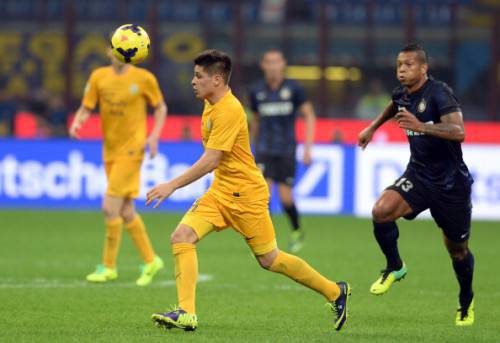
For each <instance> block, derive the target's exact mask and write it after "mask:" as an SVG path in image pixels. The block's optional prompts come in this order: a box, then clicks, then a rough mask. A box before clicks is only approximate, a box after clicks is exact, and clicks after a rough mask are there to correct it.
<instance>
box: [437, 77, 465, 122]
mask: <svg viewBox="0 0 500 343" xmlns="http://www.w3.org/2000/svg"><path fill="white" fill-rule="evenodd" d="M432 95H433V98H434V102H435V104H436V108H437V110H438V113H439V116H440V117H442V116H444V115H447V114H450V113H452V112H459V111H460V103H459V102H458V99H457V98H456V97H455V95H454V94H453V91H452V90H451V88H450V87H449V86H448V85H446V84H444V83H441V84H437V85H436V86H435V87H434V89H433V92H432Z"/></svg>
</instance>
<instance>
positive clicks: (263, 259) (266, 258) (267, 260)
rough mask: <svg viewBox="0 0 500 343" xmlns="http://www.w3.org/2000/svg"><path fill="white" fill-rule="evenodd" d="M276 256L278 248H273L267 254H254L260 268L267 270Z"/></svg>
mask: <svg viewBox="0 0 500 343" xmlns="http://www.w3.org/2000/svg"><path fill="white" fill-rule="evenodd" d="M277 256H278V250H277V249H275V250H273V251H271V252H269V253H267V254H264V255H258V256H255V258H256V259H257V262H258V263H259V265H260V266H261V267H262V268H264V269H266V270H269V268H271V266H272V265H273V263H274V260H276V257H277Z"/></svg>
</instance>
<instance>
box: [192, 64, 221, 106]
mask: <svg viewBox="0 0 500 343" xmlns="http://www.w3.org/2000/svg"><path fill="white" fill-rule="evenodd" d="M218 77H219V78H220V76H219V75H212V76H210V75H209V74H208V73H207V72H206V71H205V69H204V68H203V67H202V66H199V65H196V66H194V76H193V79H192V80H191V84H192V86H193V92H194V95H195V96H196V98H198V99H206V98H208V97H209V96H210V95H212V94H213V92H214V91H215V88H216V87H217V85H218V82H219V81H218V80H217V78H218Z"/></svg>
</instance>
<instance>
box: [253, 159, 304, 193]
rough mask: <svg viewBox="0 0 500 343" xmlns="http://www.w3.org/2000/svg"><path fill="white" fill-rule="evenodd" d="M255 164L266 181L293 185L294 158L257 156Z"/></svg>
mask: <svg viewBox="0 0 500 343" xmlns="http://www.w3.org/2000/svg"><path fill="white" fill-rule="evenodd" d="M256 162H257V166H258V167H259V168H260V170H261V171H262V173H263V174H264V177H265V178H266V179H271V180H273V181H274V182H278V183H284V184H287V185H289V186H293V184H294V183H295V168H296V161H295V156H289V155H286V156H273V155H265V154H257V158H256Z"/></svg>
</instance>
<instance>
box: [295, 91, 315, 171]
mask: <svg viewBox="0 0 500 343" xmlns="http://www.w3.org/2000/svg"><path fill="white" fill-rule="evenodd" d="M299 111H300V113H302V115H303V116H304V120H305V124H306V134H305V140H304V157H303V162H304V164H305V165H309V164H311V162H312V147H313V144H314V129H315V125H316V114H315V113H314V108H313V106H312V104H311V102H310V101H306V102H305V103H303V104H302V105H301V106H300V108H299Z"/></svg>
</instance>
